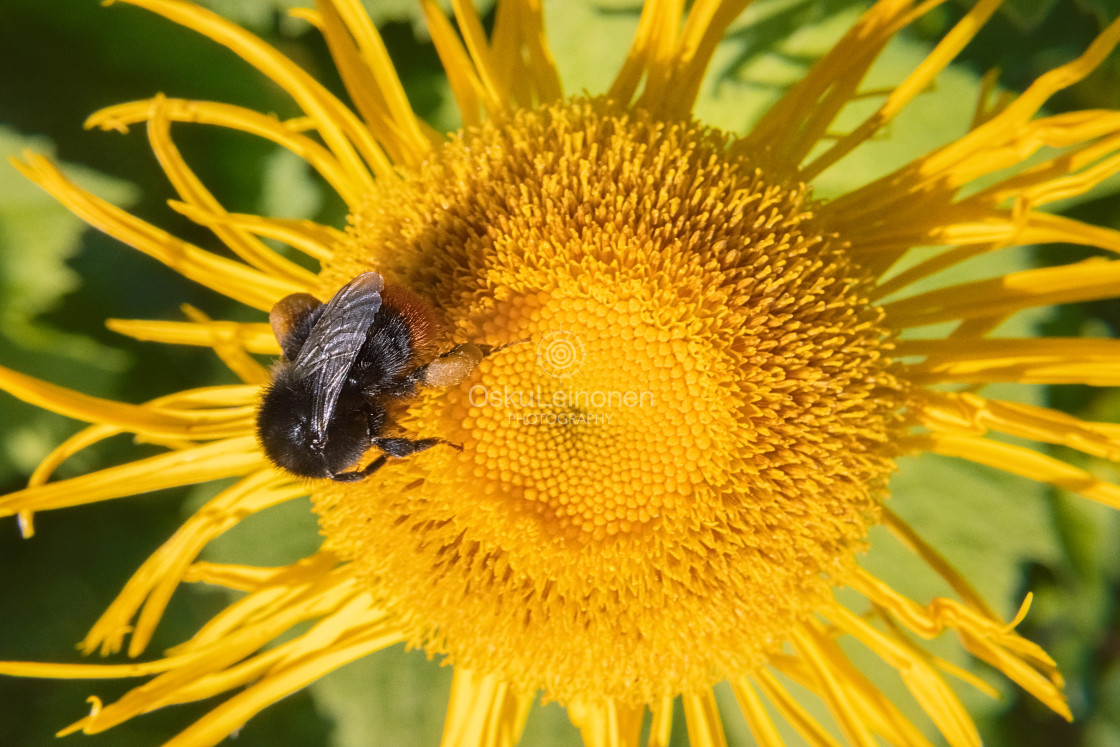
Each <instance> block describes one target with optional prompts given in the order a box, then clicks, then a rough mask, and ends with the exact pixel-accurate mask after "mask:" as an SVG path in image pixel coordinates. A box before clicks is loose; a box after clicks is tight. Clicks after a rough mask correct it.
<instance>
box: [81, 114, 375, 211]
mask: <svg viewBox="0 0 1120 747" xmlns="http://www.w3.org/2000/svg"><path fill="white" fill-rule="evenodd" d="M164 102H165V104H164V106H165V109H166V111H165V114H166V116H167V117H168V119H170V120H172V121H174V122H197V123H200V124H208V125H214V126H217V127H227V128H229V129H231V130H240V131H242V132H247V133H249V134H250V135H256V136H257V137H260V138H263V139H265V140H270V141H272V142H274V143H276V144H277V145H280V146H281V147H284V148H287V149H288V150H289V151H291V152H292V153H294V154H296V155H297V156H299V157H300V158H301V159H302V160H303V161H305V162H306V163H307V164H308V165H310V166H311V167H312V168H313V169H315V170H316V171H317V172H319V175H320V176H322V177H323V178H324V179H325V180H326V181H327V183H328V184H330V185H331V187H332V188H333V189H334V190H335V192H337V193H338V195H339V196H340V197H341V198H342V199H343V201H344V202H345V203H346V204H347V205H349V206H350V207H351V208H355V207H357V205H358V203H359V201H360V200H361V199H362V195H363V194H364V192H363V190H366V189H368V188H369V186H370V183H369V181H368V179H366V180H364V181H363V180H361V179H355V178H354V177H353V175H352V174H350V173H348V172H347V171H346V170H345V169H344V168H343V167H342V165H341V164H340V163H339V162H338V159H336V158H335V157H334V155H333V154H332V153H331V152H330V151H329V150H327V149H326V148H324V147H323V146H322V145H320V144H319V143H317V142H315V141H314V140H312V139H311V138H309V137H307V136H306V135H302V134H300V133H301V131H302V130H303V129H305V128H307V127H313V126H314V125H313V123H312V122H311V121H310V120H309V119H307V118H306V117H304V118H301V119H300V120H298V121H291V120H290V121H287V122H281V121H280V120H279V119H277V118H276V117H275V116H272V115H268V114H262V113H260V112H256V111H253V110H252V109H245V108H244V107H240V106H234V105H233V104H223V103H219V102H216V101H190V100H187V99H174V98H167V99H164ZM151 110H152V100H151V99H145V100H142V101H132V102H128V103H125V104H116V105H114V106H109V107H106V108H104V109H101V110H99V111H97V112H94V113H93V114H92V115H90V117H89V118H88V119H87V120H86V123H85V126H86V127H87V128H92V127H98V128H100V129H103V130H116V131H117V132H127V131H128V126H129V125H131V124H136V123H138V122H146V121H148V115H149V113H150V112H151Z"/></svg>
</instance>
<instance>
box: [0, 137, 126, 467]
mask: <svg viewBox="0 0 1120 747" xmlns="http://www.w3.org/2000/svg"><path fill="white" fill-rule="evenodd" d="M25 150H30V151H36V152H49V151H50V150H51V148H50V143H49V142H48V141H47V140H45V139H43V138H26V137H21V136H19V135H17V134H16V133H15V132H13V131H12V130H11V129H9V128H5V127H0V364H3V365H5V366H9V367H12V368H15V369H17V370H20V371H22V372H25V373H31V374H39V375H44V374H49V376H48V378H50V379H51V380H52V381H55V382H57V383H61V382H65V381H67V380H68V379H69V380H71V381H75V380H78V379H81V380H82V381H83V382H84V383H85V384H87V385H88V386H87V391H104V390H105V389H106V388H108V386H109V383H108V382H109V381H110V380H111V379H113V378H115V377H118V376H119V375H120V374H121V373H122V372H123V371H124V369H125V365H126V362H127V357H126V356H125V355H124V354H122V353H120V352H119V351H116V350H113V349H110V348H107V347H105V346H104V345H101V344H98V343H97V342H95V341H93V340H92V339H90V338H87V337H83V336H79V335H74V334H68V333H64V332H61V331H59V330H58V329H56V328H54V327H52V326H50V325H48V324H44V323H43V322H41V321H39V317H40V316H41V315H42V314H44V313H46V312H49V311H51V310H52V309H54V308H55V307H56V306H57V305H58V303H59V301H60V299H61V298H62V297H63V296H64V295H65V294H66V293H68V292H70V291H71V290H73V289H75V288H76V287H77V285H78V283H79V282H80V278H78V277H77V276H76V275H75V273H74V272H73V271H72V270H70V268H69V267H68V266H67V261H68V260H69V259H70V258H71V257H72V256H74V254H75V253H76V252H77V251H78V248H79V246H80V242H81V239H82V236H83V234H84V233H85V232H86V231H87V230H88V226H87V225H86V224H85V223H84V222H83V221H82V220H80V219H79V218H77V217H76V216H75V215H73V214H72V213H71V212H70V211H68V210H67V209H66V208H64V207H63V206H62V205H60V204H59V203H58V201H56V200H55V199H54V198H53V197H51V196H50V195H48V194H46V193H45V192H43V191H42V190H40V189H39V188H38V187H36V186H35V185H33V184H32V183H31V182H29V181H28V180H27V179H26V178H24V177H23V176H22V175H21V174H20V173H19V172H17V171H16V169H15V167H14V166H12V165H11V164H10V163H9V159H10V158H14V157H18V156H20V154H21V153H22V152H23V151H25ZM64 169H65V171H66V173H67V174H68V175H69V176H70V177H71V178H73V179H74V180H75V181H76V182H77V183H78V184H80V185H81V186H83V187H85V188H86V189H89V190H91V191H93V192H94V193H96V194H99V195H101V196H103V197H105V198H106V199H109V200H111V201H113V202H116V203H118V204H120V203H129V202H131V201H133V200H135V199H136V196H137V193H136V190H135V188H133V187H132V186H131V185H129V184H128V183H127V182H124V181H120V180H117V179H112V178H110V177H107V176H104V175H102V174H98V173H96V172H94V171H92V170H90V169H85V168H75V167H64ZM0 421H2V422H3V423H4V429H3V432H2V436H0V437H2V438H3V449H2V452H0V453H2V454H3V456H0V479H10V477H11V476H12V475H13V473H14V474H26V473H28V472H30V470H31V469H33V468H34V467H35V465H36V464H38V462H39V460H40V459H42V457H43V456H44V455H45V454H46V453H47V452H48V451H49V450H50V449H51V448H53V447H54V446H55V445H56V444H57V443H58V441H59V440H60V438H61V437H62V436H63V435H64V434H66V433H68V432H69V431H70V430H72V427H73V426H72V425H71V424H69V423H68V422H67V421H65V420H63V419H60V418H57V417H55V416H52V415H50V414H48V413H44V412H42V411H40V410H37V409H35V408H32V407H30V406H27V405H24V404H22V403H20V402H16V401H15V400H13V399H12V398H11V397H9V396H8V395H6V394H4V395H0Z"/></svg>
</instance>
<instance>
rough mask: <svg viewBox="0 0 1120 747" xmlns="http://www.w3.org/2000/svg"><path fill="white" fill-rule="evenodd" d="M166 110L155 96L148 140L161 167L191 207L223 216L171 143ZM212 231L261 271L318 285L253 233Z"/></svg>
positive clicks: (217, 228) (309, 274)
mask: <svg viewBox="0 0 1120 747" xmlns="http://www.w3.org/2000/svg"><path fill="white" fill-rule="evenodd" d="M166 108H167V107H166V102H165V101H164V99H163V98H162V97H156V98H155V99H153V100H152V111H151V113H150V114H149V117H148V139H149V141H150V142H151V144H152V150H153V151H154V152H155V154H156V158H157V160H158V161H159V163H160V166H162V167H163V171H164V173H165V174H166V175H167V178H168V179H169V180H170V181H171V184H172V185H173V186H174V187H175V189H176V190H177V191H178V192H179V196H180V197H182V198H183V199H184V200H185V201H186V202H187V204H188V205H194V206H196V207H197V208H199V209H200V210H205V211H207V212H210V213H218V214H221V213H224V212H225V209H224V208H222V206H221V204H220V203H219V202H218V201H217V200H216V199H214V196H213V195H212V194H211V193H210V192H209V190H207V189H206V187H205V186H203V184H202V181H201V180H199V178H198V177H197V176H195V173H194V172H193V171H191V169H190V167H189V166H187V163H186V161H184V160H183V156H182V154H180V153H179V149H178V148H176V147H175V144H174V143H173V142H172V140H171V121H170V120H169V119H168V117H167V113H166ZM210 228H211V230H212V231H213V232H214V234H215V235H216V236H217V237H218V238H219V239H220V240H221V241H222V243H224V244H225V245H226V246H228V247H229V248H230V250H231V251H233V253H234V254H236V255H237V256H238V257H240V258H241V259H242V260H244V261H245V262H246V263H247V264H248V265H250V266H252V267H255V268H257V269H258V270H260V271H261V272H264V273H267V274H269V275H271V276H276V277H279V278H281V279H282V280H284V281H286V282H289V283H291V284H293V285H297V286H303V287H311V286H312V285H313V284H314V283H315V274H314V273H312V272H309V271H308V270H305V269H303V268H302V267H300V266H299V265H297V264H295V263H294V262H292V261H291V260H288V259H286V258H285V257H282V256H280V255H279V254H277V253H276V252H275V251H273V250H272V249H271V248H269V247H268V245H266V244H265V243H264V242H262V241H260V240H258V239H257V238H256V237H255V236H253V235H252V234H250V233H247V232H245V231H242V230H240V229H237V228H231V227H229V226H227V225H223V224H221V223H213V224H211V226H210Z"/></svg>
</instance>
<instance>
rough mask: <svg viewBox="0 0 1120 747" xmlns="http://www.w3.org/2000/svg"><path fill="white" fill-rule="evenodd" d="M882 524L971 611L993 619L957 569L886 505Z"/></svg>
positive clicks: (989, 611)
mask: <svg viewBox="0 0 1120 747" xmlns="http://www.w3.org/2000/svg"><path fill="white" fill-rule="evenodd" d="M880 510H881V511H882V517H883V524H884V526H886V527H887V529H889V530H890V531H891V533H892V534H893V535H895V536H896V537H897V538H898V539H899V541H900V542H902V544H903V545H905V546H906V547H907V549H909V550H910V551H911V552H913V553H914V554H916V555H917V556H918V557H920V558H921V559H922V561H923V562H925V564H926V565H927V566H929V567H930V569H932V570H933V571H934V572H935V573H937V575H939V576H941V578H943V579H944V580H945V582H946V583H948V584H949V586H950V587H951V588H952V589H953V591H955V592H957V594H958V595H959V596H960V598H961V600H962V601H963V602H964V603H965V604H966V605H968V606H969V608H971V609H972V610H973V611H975V612H977V613H978V614H980V615H982V616H984V617H988V618H992V619H995V617H996V614H995V612H994V611H993V610H992V608H991V607H989V606H988V603H987V602H985V601H984V598H983V597H981V596H980V593H979V592H977V591H976V589H975V588H974V587H973V586H972V584H970V583H969V582H968V579H966V578H965V577H964V576H962V575H961V574H960V572H958V571H957V569H956V568H954V567H953V566H952V564H951V563H950V562H949V561H948V560H946V559H945V557H944V556H943V555H941V553H939V552H937V550H936V549H935V548H934V547H933V546H932V545H930V544H928V543H927V542H926V541H925V540H923V539H922V538H921V536H920V535H919V534H918V533H917V532H915V531H914V529H913V527H911V526H910V525H909V524H907V523H906V522H905V521H903V520H902V519H901V518H900V517H899V516H898V515H897V514H895V513H894V512H893V511H891V510H890V509H889V508H888V507H886V506H883V507H882V508H881V509H880Z"/></svg>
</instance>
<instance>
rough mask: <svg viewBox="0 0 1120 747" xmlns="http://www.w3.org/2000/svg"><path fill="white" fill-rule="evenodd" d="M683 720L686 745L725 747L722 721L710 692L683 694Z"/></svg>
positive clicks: (725, 740)
mask: <svg viewBox="0 0 1120 747" xmlns="http://www.w3.org/2000/svg"><path fill="white" fill-rule="evenodd" d="M681 701H682V702H683V703H684V720H685V724H686V725H687V726H688V743H689V744H690V745H695V746H696V747H727V737H725V736H724V734H723V719H721V718H720V715H719V707H718V706H716V698H715V695H713V694H712V691H711V690H708V691H705V692H703V693H700V694H691V693H685V694H684V695H682V696H681Z"/></svg>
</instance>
